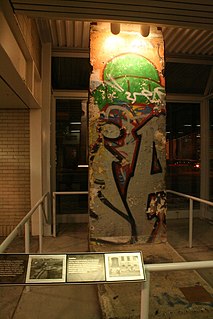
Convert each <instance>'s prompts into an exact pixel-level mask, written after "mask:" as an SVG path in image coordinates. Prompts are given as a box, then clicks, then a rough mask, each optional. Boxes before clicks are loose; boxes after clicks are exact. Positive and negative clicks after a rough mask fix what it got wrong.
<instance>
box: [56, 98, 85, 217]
mask: <svg viewBox="0 0 213 319" xmlns="http://www.w3.org/2000/svg"><path fill="white" fill-rule="evenodd" d="M86 123H87V121H86V112H85V110H83V108H82V101H81V100H71V99H57V100H56V191H58V192H72V191H87V190H88V167H87V165H86V164H87V162H86V160H87V158H86V153H85V152H86V139H87V134H86V132H87V125H86ZM87 212H88V196H87V194H86V195H82V194H81V195H78V194H77V195H60V196H57V214H81V213H87Z"/></svg>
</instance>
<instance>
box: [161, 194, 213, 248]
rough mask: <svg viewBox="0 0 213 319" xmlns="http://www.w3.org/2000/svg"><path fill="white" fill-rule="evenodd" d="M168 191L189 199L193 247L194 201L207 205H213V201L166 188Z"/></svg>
mask: <svg viewBox="0 0 213 319" xmlns="http://www.w3.org/2000/svg"><path fill="white" fill-rule="evenodd" d="M166 192H167V193H171V194H174V195H177V196H181V197H185V198H187V199H189V248H192V236H193V235H192V234H193V201H197V202H200V203H203V204H206V205H210V206H213V202H210V201H208V200H206V199H202V198H198V197H195V196H191V195H187V194H184V193H179V192H176V191H172V190H170V189H167V190H166Z"/></svg>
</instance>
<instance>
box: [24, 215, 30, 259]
mask: <svg viewBox="0 0 213 319" xmlns="http://www.w3.org/2000/svg"><path fill="white" fill-rule="evenodd" d="M24 238H25V242H24V243H25V254H29V252H30V220H29V219H28V221H27V222H26V223H25V224H24Z"/></svg>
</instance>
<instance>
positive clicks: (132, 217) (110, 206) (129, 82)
mask: <svg viewBox="0 0 213 319" xmlns="http://www.w3.org/2000/svg"><path fill="white" fill-rule="evenodd" d="M90 63H91V66H92V74H91V77H90V101H89V129H90V133H89V135H90V154H89V172H90V187H89V192H90V239H91V240H92V239H94V240H100V239H102V240H108V241H115V242H118V243H119V242H120V243H129V242H131V243H134V242H137V241H140V242H143V243H145V242H150V243H151V242H161V241H165V240H166V222H165V215H166V197H165V192H164V191H165V182H164V178H165V165H166V164H165V142H166V139H165V90H164V77H163V69H164V43H163V38H162V34H161V31H159V30H157V29H156V28H151V31H150V34H149V36H148V37H146V38H145V37H142V35H141V33H140V26H138V25H123V24H121V30H120V33H119V34H118V35H113V34H112V33H111V31H110V24H107V23H103V24H98V25H93V26H91V33H90Z"/></svg>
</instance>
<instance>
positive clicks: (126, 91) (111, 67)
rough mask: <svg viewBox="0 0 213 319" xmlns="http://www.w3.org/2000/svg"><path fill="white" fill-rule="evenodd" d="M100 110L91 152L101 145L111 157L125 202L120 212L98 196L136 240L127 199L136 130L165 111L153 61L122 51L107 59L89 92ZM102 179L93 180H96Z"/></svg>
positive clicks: (137, 136)
mask: <svg viewBox="0 0 213 319" xmlns="http://www.w3.org/2000/svg"><path fill="white" fill-rule="evenodd" d="M92 96H93V97H94V102H95V104H96V105H97V106H98V108H99V110H100V118H99V121H98V124H97V131H98V134H99V137H98V139H97V141H96V143H95V145H93V148H92V151H91V154H92V158H94V157H95V155H96V154H97V151H98V149H99V147H100V145H101V144H102V145H104V147H105V149H107V150H108V151H109V152H110V153H111V154H112V155H113V157H114V160H113V161H112V172H113V177H114V180H115V183H116V186H117V189H118V192H119V194H120V196H121V199H122V202H123V204H124V207H125V210H126V212H122V211H121V210H119V209H118V208H116V207H115V206H114V205H113V204H112V203H110V202H109V201H108V200H107V198H105V197H104V195H103V192H102V191H101V189H100V190H99V192H98V197H99V198H100V200H101V201H102V202H103V203H104V204H105V205H107V206H108V207H110V208H111V209H112V210H114V211H115V212H116V213H117V214H119V215H120V216H121V217H123V218H124V219H126V220H127V221H128V222H129V223H130V225H131V240H130V241H131V242H132V243H133V242H135V241H137V229H136V223H135V219H134V217H133V215H132V213H131V210H130V208H129V205H128V202H127V191H128V185H129V182H130V179H131V178H132V177H133V176H134V171H135V167H136V163H137V158H138V154H139V149H140V144H141V135H140V134H139V133H138V131H139V130H140V129H141V128H142V127H143V126H144V125H146V123H148V121H150V120H151V119H152V118H153V117H158V116H160V115H161V114H165V103H164V99H165V92H164V87H163V85H162V84H161V82H160V77H159V74H158V72H157V70H156V68H155V67H154V65H153V64H152V63H151V62H150V61H148V60H147V59H146V58H144V57H143V56H141V55H138V54H132V53H129V54H122V55H119V56H116V57H115V58H113V59H112V60H110V61H109V62H108V63H107V64H106V66H105V68H104V71H103V83H101V84H100V85H98V86H97V87H96V88H95V89H94V90H93V92H92ZM99 182H100V183H102V185H103V184H104V182H103V181H95V183H97V184H98V183H99Z"/></svg>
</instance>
